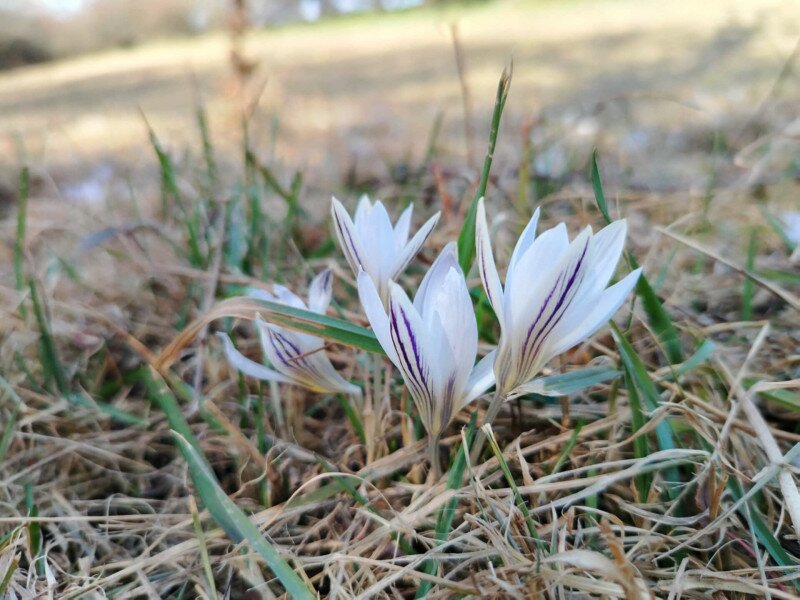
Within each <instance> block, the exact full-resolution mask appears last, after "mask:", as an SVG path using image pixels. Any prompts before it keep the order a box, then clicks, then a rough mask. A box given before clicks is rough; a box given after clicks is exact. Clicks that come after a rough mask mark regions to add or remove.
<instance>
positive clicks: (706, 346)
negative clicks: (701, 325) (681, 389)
mask: <svg viewBox="0 0 800 600" xmlns="http://www.w3.org/2000/svg"><path fill="white" fill-rule="evenodd" d="M716 350H717V345H716V344H715V343H714V342H712V341H711V340H703V343H702V344H700V347H699V348H698V349H697V350H695V352H694V354H692V355H691V356H690V357H689V358H687V359H686V361H685V362H682V363H681V364H679V365H674V366H673V367H672V368H671V369H670V371H669V373H667V375H665V376H664V378H663V379H664V380H672V381H676V380H677V379H678V378H679V377H681V376H683V375H685V374H686V373H689V372H691V371H694V370H695V369H696V368H697V367H699V366H700V365H702V364H703V363H704V362H706V361H707V360H708V359H709V358H711V356H712V355H713V354H714V352H716Z"/></svg>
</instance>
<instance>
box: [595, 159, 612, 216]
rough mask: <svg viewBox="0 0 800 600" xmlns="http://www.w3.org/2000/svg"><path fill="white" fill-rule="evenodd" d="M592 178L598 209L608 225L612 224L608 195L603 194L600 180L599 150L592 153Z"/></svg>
mask: <svg viewBox="0 0 800 600" xmlns="http://www.w3.org/2000/svg"><path fill="white" fill-rule="evenodd" d="M591 178H592V188H593V189H594V199H595V202H597V208H599V209H600V212H601V213H602V215H603V218H604V219H605V220H606V223H611V217H610V216H609V215H608V203H607V202H606V195H605V192H603V182H602V181H601V179H600V169H599V168H598V167H597V148H595V149H594V150H593V151H592V165H591Z"/></svg>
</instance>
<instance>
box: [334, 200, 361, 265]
mask: <svg viewBox="0 0 800 600" xmlns="http://www.w3.org/2000/svg"><path fill="white" fill-rule="evenodd" d="M359 209H360V207H359ZM331 217H332V219H333V229H334V231H335V232H336V237H337V239H338V240H339V246H340V247H341V249H342V253H343V254H344V257H345V258H346V259H347V263H348V264H349V265H350V268H351V269H352V270H353V273H358V272H359V270H361V269H364V270H366V269H367V264H366V263H365V253H364V248H363V247H362V245H361V242H360V241H359V239H358V235H357V234H356V227H355V225H354V224H353V221H352V220H351V219H350V215H348V214H347V211H346V210H345V208H344V206H342V203H341V202H339V201H338V200H337V199H336V198H332V200H331Z"/></svg>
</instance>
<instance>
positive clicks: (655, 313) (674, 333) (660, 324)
mask: <svg viewBox="0 0 800 600" xmlns="http://www.w3.org/2000/svg"><path fill="white" fill-rule="evenodd" d="M631 260H632V261H633V263H634V264H633V265H632V268H634V269H635V268H636V267H637V266H638V264H637V263H636V260H635V259H634V258H633V257H632V256H631ZM636 294H637V295H638V296H639V298H640V300H641V301H642V307H643V308H644V312H645V314H646V315H647V322H648V323H649V324H650V327H652V328H653V331H654V332H655V334H656V336H657V337H658V339H659V340H660V341H661V344H662V345H663V347H664V352H665V353H666V355H667V359H669V362H670V363H672V364H677V363H680V362H683V350H682V349H681V338H680V334H679V333H678V329H677V328H676V327H675V324H674V323H673V322H672V319H671V318H670V316H669V314H668V313H667V311H666V310H665V309H664V305H663V304H661V300H659V299H658V296H657V295H656V292H655V290H653V287H652V286H651V285H650V282H649V281H648V280H647V277H645V275H644V274H642V276H641V277H639V281H638V282H637V284H636Z"/></svg>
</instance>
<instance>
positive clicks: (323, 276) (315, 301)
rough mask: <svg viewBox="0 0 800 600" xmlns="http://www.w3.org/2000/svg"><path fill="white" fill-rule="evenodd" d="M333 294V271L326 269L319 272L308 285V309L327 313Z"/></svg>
mask: <svg viewBox="0 0 800 600" xmlns="http://www.w3.org/2000/svg"><path fill="white" fill-rule="evenodd" d="M332 296H333V271H332V270H331V269H325V270H324V271H322V272H321V273H319V274H318V275H317V276H316V277H314V279H312V280H311V284H310V285H309V286H308V309H309V310H313V311H314V312H315V313H319V314H321V315H322V314H325V311H326V310H328V305H330V303H331V297H332Z"/></svg>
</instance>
